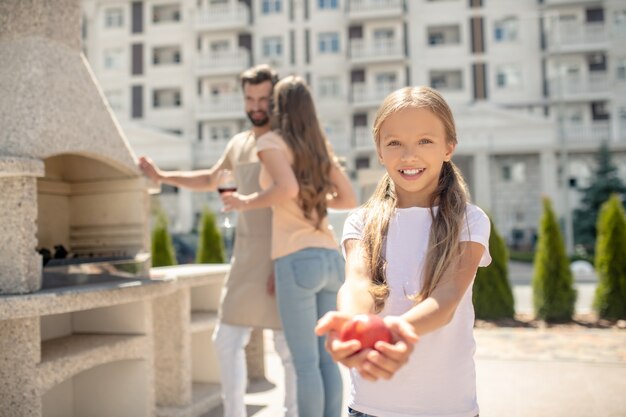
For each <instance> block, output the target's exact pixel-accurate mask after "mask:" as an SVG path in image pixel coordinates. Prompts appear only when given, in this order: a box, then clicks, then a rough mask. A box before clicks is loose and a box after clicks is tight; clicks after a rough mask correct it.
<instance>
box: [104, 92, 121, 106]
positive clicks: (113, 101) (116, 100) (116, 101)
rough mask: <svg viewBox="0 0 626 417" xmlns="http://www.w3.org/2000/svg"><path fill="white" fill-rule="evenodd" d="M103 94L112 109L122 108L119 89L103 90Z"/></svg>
mask: <svg viewBox="0 0 626 417" xmlns="http://www.w3.org/2000/svg"><path fill="white" fill-rule="evenodd" d="M104 96H105V97H106V99H107V102H108V103H109V106H110V107H111V110H113V111H120V110H122V92H121V91H120V90H109V91H105V92H104Z"/></svg>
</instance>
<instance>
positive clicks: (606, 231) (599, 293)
mask: <svg viewBox="0 0 626 417" xmlns="http://www.w3.org/2000/svg"><path fill="white" fill-rule="evenodd" d="M597 227H598V239H597V241H596V258H595V260H596V262H595V263H596V265H595V266H596V272H597V274H598V287H597V288H596V294H595V298H594V302H593V305H594V308H595V309H596V311H597V312H598V315H599V316H600V317H601V318H606V319H626V215H625V214H624V207H623V205H622V202H621V200H620V198H619V197H618V196H617V195H616V194H614V195H613V196H612V197H611V198H610V199H609V200H608V201H607V202H606V203H604V204H603V205H602V208H601V210H600V215H599V217H598V226H597Z"/></svg>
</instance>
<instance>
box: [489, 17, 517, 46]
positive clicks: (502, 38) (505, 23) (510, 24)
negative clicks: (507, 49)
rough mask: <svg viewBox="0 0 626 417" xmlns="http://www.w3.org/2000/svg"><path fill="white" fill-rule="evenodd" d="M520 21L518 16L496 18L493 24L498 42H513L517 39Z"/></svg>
mask: <svg viewBox="0 0 626 417" xmlns="http://www.w3.org/2000/svg"><path fill="white" fill-rule="evenodd" d="M518 30H519V21H518V20H517V17H505V18H503V19H500V20H496V21H495V23H494V25H493V38H494V40H495V41H496V42H503V43H504V42H512V41H516V40H517V36H518Z"/></svg>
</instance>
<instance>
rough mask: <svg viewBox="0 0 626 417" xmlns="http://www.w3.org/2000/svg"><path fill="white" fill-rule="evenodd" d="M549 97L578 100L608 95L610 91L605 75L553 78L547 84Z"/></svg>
mask: <svg viewBox="0 0 626 417" xmlns="http://www.w3.org/2000/svg"><path fill="white" fill-rule="evenodd" d="M549 90H550V97H552V98H556V99H559V98H574V97H576V98H578V97H580V96H583V95H591V94H602V93H608V92H609V91H610V90H611V85H610V81H609V77H608V75H607V74H606V73H600V74H590V75H589V76H588V77H563V78H553V79H551V80H550V83H549Z"/></svg>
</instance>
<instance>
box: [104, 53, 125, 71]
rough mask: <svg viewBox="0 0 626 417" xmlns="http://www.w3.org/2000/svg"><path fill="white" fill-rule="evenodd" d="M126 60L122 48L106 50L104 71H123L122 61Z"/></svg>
mask: <svg viewBox="0 0 626 417" xmlns="http://www.w3.org/2000/svg"><path fill="white" fill-rule="evenodd" d="M123 58H124V50H123V49H121V48H114V49H105V50H104V69H105V70H110V71H112V70H120V69H122V60H123Z"/></svg>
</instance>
